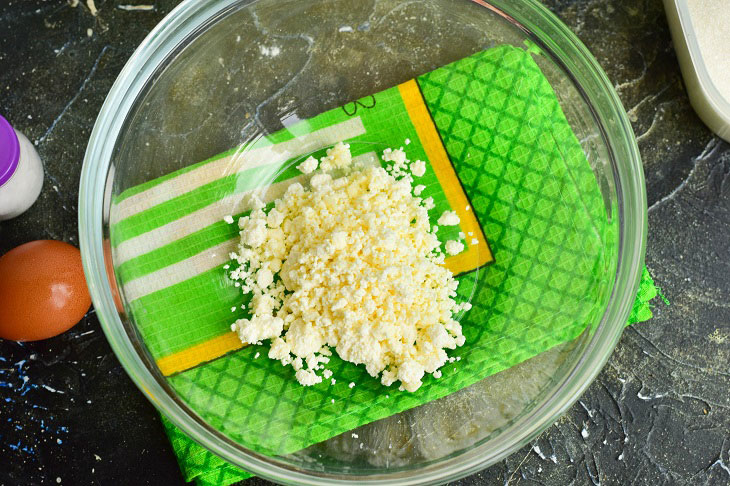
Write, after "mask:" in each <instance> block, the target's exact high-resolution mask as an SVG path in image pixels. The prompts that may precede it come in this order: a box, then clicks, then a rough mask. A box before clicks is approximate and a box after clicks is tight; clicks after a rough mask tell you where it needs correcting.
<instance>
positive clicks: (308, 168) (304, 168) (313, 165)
mask: <svg viewBox="0 0 730 486" xmlns="http://www.w3.org/2000/svg"><path fill="white" fill-rule="evenodd" d="M318 164H319V162H317V159H315V158H314V157H312V156H311V155H310V156H309V157H307V159H306V160H305V161H304V162H302V163H301V164H299V165H298V166H297V169H299V171H300V172H302V173H303V174H311V173H312V172H314V171H315V170H316V169H317V165H318Z"/></svg>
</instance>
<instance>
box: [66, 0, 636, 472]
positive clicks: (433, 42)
mask: <svg viewBox="0 0 730 486" xmlns="http://www.w3.org/2000/svg"><path fill="white" fill-rule="evenodd" d="M502 44H507V45H512V46H517V47H520V48H529V50H530V51H532V52H533V53H539V55H538V54H535V55H534V56H533V57H534V59H535V62H536V63H537V64H538V65H539V68H540V70H541V71H542V73H543V75H544V76H545V77H546V78H547V79H548V81H549V82H550V85H551V86H552V88H553V90H554V92H555V94H556V96H557V98H558V101H559V103H560V107H561V108H562V111H563V113H564V114H565V117H566V119H567V121H568V123H569V124H570V127H571V128H572V130H573V132H574V134H575V136H576V139H577V141H578V143H579V144H580V147H581V148H582V151H583V153H584V154H585V158H586V160H587V162H588V164H589V165H590V169H591V170H592V173H593V175H594V176H595V181H596V187H597V191H599V192H600V197H601V199H602V211H601V214H600V219H601V221H600V223H601V224H602V225H603V224H605V225H606V227H611V228H614V229H615V231H613V232H611V231H608V232H600V233H599V232H597V233H596V241H597V242H598V244H599V245H600V246H601V248H602V250H603V252H604V258H603V260H602V261H601V264H602V267H601V272H600V274H598V275H594V276H593V277H592V280H591V285H592V288H593V289H594V290H595V292H594V294H593V297H591V299H592V300H591V301H590V302H588V301H586V303H587V304H590V305H591V306H595V307H596V308H598V309H599V312H596V313H593V314H590V316H589V318H587V322H585V323H584V328H583V331H582V332H581V333H579V335H578V336H577V337H575V338H574V339H570V340H568V341H567V342H565V343H563V344H560V345H558V346H554V347H552V348H551V349H549V350H547V351H545V352H542V353H540V354H538V355H536V356H534V357H531V358H530V359H527V360H525V361H523V362H522V363H520V364H518V365H516V366H512V367H510V368H508V369H506V370H504V371H501V372H499V373H496V374H493V375H492V376H489V377H487V378H484V379H482V380H480V381H478V382H477V383H475V384H473V385H471V386H468V387H466V388H463V389H461V390H460V391H458V392H456V393H453V394H450V395H448V396H445V397H443V398H440V399H438V400H435V401H432V402H429V403H426V404H425V405H422V406H419V407H416V408H412V409H409V410H406V411H404V412H402V413H399V414H396V415H393V416H391V417H387V418H383V419H382V420H378V421H375V422H372V423H369V424H364V425H362V426H361V427H359V428H358V429H357V431H356V432H353V433H350V432H348V433H344V434H340V435H339V436H336V437H333V438H331V439H329V440H326V441H324V442H322V443H318V444H313V445H311V446H310V447H307V448H305V449H303V450H300V451H296V452H292V453H287V454H273V455H271V454H268V455H267V454H263V453H261V452H256V451H254V450H251V449H248V448H246V447H245V446H244V445H242V444H241V443H240V442H241V441H240V440H237V438H236V435H235V430H231V427H230V426H228V425H227V424H226V423H223V424H221V423H216V424H213V423H211V421H210V420H208V419H207V418H206V410H205V406H204V405H201V403H200V401H198V400H196V398H198V397H196V396H195V393H198V392H196V391H194V390H187V391H186V389H184V388H183V387H180V386H177V385H175V384H173V383H171V381H170V379H169V377H167V376H166V374H165V373H163V372H162V371H161V369H160V366H159V362H156V361H155V352H154V350H151V349H150V346H149V345H148V344H149V343H147V342H146V341H145V340H144V339H143V334H144V333H143V332H141V331H140V326H139V322H140V318H141V316H142V315H143V314H144V313H146V312H148V311H151V309H145V308H141V309H140V308H139V306H138V305H137V306H135V305H134V303H133V302H131V301H132V300H134V299H133V298H131V297H132V293H133V292H132V291H131V290H130V289H129V287H128V285H127V284H126V283H125V282H124V276H123V275H121V273H123V272H122V271H121V270H120V269H121V268H122V266H123V263H124V261H126V259H127V257H126V256H125V255H124V254H123V252H121V250H120V249H119V245H117V244H116V243H115V224H116V223H117V222H118V221H119V220H120V218H122V217H123V215H120V212H123V211H122V209H120V205H119V204H118V201H119V200H120V196H121V195H123V194H126V193H128V191H130V190H132V192H134V191H135V190H136V189H133V188H135V187H137V186H139V185H140V184H147V186H143V187H148V188H149V187H151V185H150V184H152V185H154V183H150V182H149V181H152V180H155V179H156V178H159V177H162V176H165V175H166V174H169V173H171V172H174V171H178V170H186V168H189V167H190V166H192V165H193V164H195V163H196V162H199V161H202V160H205V159H208V158H210V157H212V156H215V155H216V154H219V153H222V152H224V151H227V150H230V149H231V148H232V147H236V146H239V145H243V146H249V145H250V144H252V143H255V142H257V141H260V140H262V137H264V136H265V135H267V134H270V133H273V132H276V131H277V130H280V129H282V128H286V127H291V126H293V124H295V123H297V122H299V121H301V120H306V119H309V118H311V117H313V116H315V115H317V114H319V113H322V112H324V111H326V110H329V109H332V108H336V107H338V106H343V105H345V104H346V103H349V102H351V101H352V100H356V99H359V98H361V97H364V96H367V95H369V94H372V93H375V92H378V91H381V90H383V89H386V88H389V87H391V86H396V85H398V84H399V83H403V82H405V81H407V80H409V79H412V78H414V77H416V76H419V75H421V74H423V73H426V72H429V71H432V70H434V69H436V68H438V67H440V66H443V65H446V64H448V63H450V62H453V61H456V60H459V59H462V58H465V57H467V56H469V55H472V54H474V53H476V52H480V51H483V50H484V49H488V48H490V47H493V46H496V45H502ZM317 148H319V147H317ZM246 150H247V149H244V150H243V153H245V152H246ZM303 151H305V150H303ZM310 151H311V150H310ZM236 153H238V152H236ZM298 155H302V154H298ZM234 158H235V157H234ZM284 164H285V161H284V160H283V159H282V162H281V164H278V165H277V166H276V170H281V169H282V168H283V167H285V165H284ZM223 170H224V171H225V170H227V167H226V166H225V165H224V166H223ZM271 177H272V178H273V177H274V175H271ZM238 182H240V179H238ZM238 182H237V183H238ZM181 191H182V192H184V191H185V189H181ZM477 209H479V208H477ZM646 225H647V223H646V195H645V187H644V179H643V171H642V166H641V161H640V158H639V153H638V149H637V146H636V142H635V139H634V136H633V133H632V131H631V127H630V125H629V122H628V120H627V117H626V114H625V112H624V110H623V108H622V106H621V103H620V101H619V99H618V97H617V96H616V93H615V92H614V90H613V88H612V86H611V84H610V82H609V80H608V79H607V77H606V75H605V74H604V72H603V71H602V70H601V68H600V67H599V66H598V64H597V63H596V61H595V59H594V58H593V57H592V56H591V55H590V53H589V52H588V51H587V49H586V48H585V46H583V44H582V43H581V42H580V41H579V40H578V39H577V38H576V37H575V36H574V35H573V34H572V33H571V32H570V31H569V30H568V29H567V28H566V27H565V26H564V25H563V24H562V23H561V22H560V21H559V20H558V19H557V18H556V17H555V16H553V15H552V14H551V13H550V12H549V11H548V10H547V9H546V8H545V7H543V6H541V5H540V4H539V3H537V2H535V1H530V0H522V1H514V0H509V1H507V0H504V1H500V0H494V1H486V0H484V1H482V0H473V1H468V0H457V1H447V0H432V1H426V2H400V1H395V0H374V1H372V2H362V1H360V0H352V1H349V0H315V1H310V2H301V1H292V0H284V1H282V0H275V1H274V0H258V1H254V2H250V1H239V0H222V1H219V0H216V1H213V0H209V1H195V0H188V1H185V2H183V3H182V4H180V5H179V6H178V7H177V8H176V9H175V10H173V11H172V12H171V13H170V14H169V15H168V16H167V17H166V18H165V19H164V20H163V21H162V22H161V23H160V24H159V25H158V26H157V27H156V28H155V29H154V30H153V31H152V32H151V33H150V34H149V36H148V37H147V38H146V39H145V41H144V42H143V43H142V44H141V45H140V47H139V48H138V49H137V51H136V52H135V53H134V55H133V56H132V57H131V59H130V60H129V62H128V63H127V65H126V66H125V68H124V69H123V71H122V72H121V74H120V75H119V78H118V79H117V81H116V83H115V84H114V86H113V87H112V89H111V91H110V93H109V95H108V97H107V99H106V101H105V103H104V106H103V108H102V110H101V113H100V114H99V117H98V120H97V122H96V125H95V127H94V130H93V132H92V135H91V138H90V141H89V146H88V149H87V152H86V157H85V160H84V166H83V171H82V176H81V187H80V196H79V228H80V244H81V252H82V256H83V262H84V269H85V272H86V277H87V281H88V284H89V289H90V292H91V295H92V299H93V301H94V304H95V307H96V310H97V314H98V316H99V318H100V321H101V323H102V327H103V329H104V332H105V333H106V336H107V338H108V339H109V341H110V343H111V346H112V348H113V349H114V351H115V353H116V355H117V356H118V358H119V360H120V361H121V363H122V365H123V366H124V368H125V369H126V370H127V372H128V373H129V375H130V377H131V378H132V380H133V381H134V382H135V383H136V384H137V386H138V387H139V388H140V390H142V392H143V393H144V394H145V395H146V396H147V397H148V398H149V399H150V401H151V402H152V403H153V404H154V405H155V406H156V407H157V408H158V409H159V410H160V411H161V412H162V413H163V414H164V415H165V416H166V417H167V418H169V420H170V421H171V422H172V423H173V424H175V425H176V426H177V427H179V428H180V429H181V430H182V431H184V432H185V433H186V434H187V435H189V436H190V437H191V438H192V439H193V440H194V441H196V442H197V443H199V444H201V445H202V446H204V447H205V448H207V449H208V450H210V451H212V452H213V453H215V454H217V455H218V456H220V457H221V458H223V459H225V460H227V461H229V462H231V463H232V464H235V465H237V466H239V467H241V468H243V469H245V470H247V471H250V472H252V473H254V474H256V475H258V476H261V477H264V478H267V479H271V480H273V481H277V482H279V483H284V484H336V483H343V482H356V483H359V484H395V483H397V484H437V483H443V482H446V481H450V480H454V479H456V478H459V477H462V476H465V475H468V474H471V473H474V472H476V471H478V470H480V469H482V468H485V467H487V466H489V465H491V464H493V463H495V462H497V461H500V460H502V459H504V458H505V457H507V456H508V455H509V454H511V453H512V452H514V451H516V450H517V449H518V448H520V447H522V446H524V445H525V444H527V443H528V442H529V441H530V440H531V439H533V438H535V437H536V436H537V435H538V434H539V433H540V432H541V431H542V430H543V429H545V428H546V427H547V426H549V425H550V424H552V423H553V422H554V421H555V420H556V419H557V418H558V417H559V416H560V414H562V413H563V412H564V411H565V410H566V409H567V408H568V407H570V406H571V405H572V404H573V403H574V402H575V401H576V400H577V399H578V397H579V396H580V395H581V393H582V392H583V391H584V390H585V388H586V387H587V386H588V385H589V384H590V383H591V381H592V380H593V379H594V378H595V376H596V375H597V374H598V372H599V371H600V370H601V368H602V367H603V365H604V364H605V362H606V360H607V359H608V357H609V355H610V354H611V352H612V350H613V349H614V346H615V345H616V342H617V341H618V339H619V337H620V335H621V332H622V330H623V328H624V325H625V323H626V320H627V317H628V315H629V312H630V310H631V307H632V304H633V302H634V297H635V295H636V291H637V288H638V282H639V278H640V275H641V271H642V267H643V258H644V249H645V239H646ZM494 238H497V239H498V237H497V236H495V235H491V234H487V239H489V240H490V243H491V244H493V245H494V244H497V245H498V244H499V241H496V242H495V241H494ZM479 271H480V272H489V271H490V268H489V267H486V268H482V269H481V270H479ZM223 280H224V278H221V282H223ZM221 285H224V284H223V283H222V284H221ZM481 285H484V284H483V283H482V284H481ZM576 302H577V303H580V302H581V301H580V300H578V301H576ZM173 304H174V303H173ZM566 309H567V310H566ZM566 309H563V311H564V312H566V313H569V312H571V311H570V307H566ZM560 311H561V310H558V311H556V312H560ZM485 325H488V324H487V323H485ZM384 393H386V391H384Z"/></svg>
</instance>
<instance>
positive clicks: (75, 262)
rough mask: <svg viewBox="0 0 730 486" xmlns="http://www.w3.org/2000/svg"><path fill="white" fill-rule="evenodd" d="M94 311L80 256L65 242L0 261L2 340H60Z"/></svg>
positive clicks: (32, 247)
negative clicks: (62, 335) (87, 314)
mask: <svg viewBox="0 0 730 486" xmlns="http://www.w3.org/2000/svg"><path fill="white" fill-rule="evenodd" d="M89 306H91V298H90V297H89V290H88V289H87V288H86V279H85V278H84V270H83V268H82V266H81V253H80V252H79V250H78V249H76V248H75V247H73V246H71V245H69V244H68V243H64V242H62V241H53V240H40V241H32V242H30V243H26V244H24V245H20V246H19V247H17V248H14V249H12V250H10V251H9V252H7V253H6V254H5V255H3V256H2V257H0V338H4V339H12V340H14V341H35V340H38V339H47V338H50V337H53V336H57V335H58V334H61V333H62V332H64V331H67V330H68V329H70V328H71V327H73V325H74V324H76V323H77V322H79V321H80V320H81V318H82V317H84V314H86V311H87V310H88V309H89Z"/></svg>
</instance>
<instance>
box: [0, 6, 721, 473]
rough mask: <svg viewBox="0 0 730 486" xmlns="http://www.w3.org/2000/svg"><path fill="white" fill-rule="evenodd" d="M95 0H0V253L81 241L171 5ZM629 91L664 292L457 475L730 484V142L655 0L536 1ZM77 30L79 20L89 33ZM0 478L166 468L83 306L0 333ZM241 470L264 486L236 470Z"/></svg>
mask: <svg viewBox="0 0 730 486" xmlns="http://www.w3.org/2000/svg"><path fill="white" fill-rule="evenodd" d="M126 3H139V2H122V1H118V0H96V5H97V7H98V8H99V14H98V16H96V17H94V16H92V15H91V14H90V12H89V10H88V8H87V7H86V6H85V5H84V2H83V1H82V2H81V4H80V5H79V6H78V7H76V8H71V7H70V6H69V5H68V4H67V2H66V1H65V0H49V1H42V0H17V1H6V2H3V3H2V5H0V30H1V31H2V35H0V112H2V113H3V115H4V116H6V117H7V118H8V119H9V120H11V121H12V122H13V123H14V124H15V126H16V127H17V128H18V129H20V130H21V131H23V132H24V133H25V134H26V135H27V136H28V137H29V138H30V139H31V140H32V141H34V142H35V143H36V146H37V148H38V151H39V153H40V155H41V157H42V158H43V160H44V163H45V167H46V179H45V183H44V187H43V192H42V194H41V196H40V199H39V200H38V202H37V203H36V204H35V205H34V206H33V207H32V208H31V210H30V211H28V212H27V213H26V214H25V215H23V216H22V217H19V218H17V219H15V220H12V221H8V222H2V223H0V253H5V252H6V251H8V250H10V249H11V248H13V247H15V246H17V245H20V244H22V243H25V242H27V241H31V240H36V239H44V238H52V239H58V240H64V241H67V242H70V243H72V244H75V245H78V237H77V217H76V209H77V191H78V187H77V186H78V179H79V173H80V170H81V162H82V159H83V155H84V151H85V148H86V143H87V139H88V136H89V133H90V131H91V128H92V126H93V123H94V120H95V119H96V115H97V113H98V111H99V108H100V107H101V104H102V102H103V101H104V97H105V96H106V93H107V92H108V90H109V88H110V87H111V85H112V83H113V81H114V79H115V78H116V76H117V74H118V73H119V71H120V69H121V68H122V66H123V65H124V63H125V61H126V60H127V58H128V57H129V56H130V54H131V53H132V51H133V50H134V48H135V47H136V45H137V44H138V43H139V42H140V41H141V40H142V39H143V38H144V36H145V35H146V34H147V33H148V32H149V30H150V29H152V27H153V26H154V25H155V24H156V23H157V22H158V21H159V20H160V19H162V17H163V16H164V15H165V14H166V13H168V12H169V11H170V9H171V8H172V7H173V5H174V4H175V2H174V1H172V0H158V1H156V2H152V1H150V2H143V3H153V4H154V6H155V8H154V10H152V11H127V10H123V9H120V8H119V5H120V4H126ZM546 3H547V4H548V6H549V7H550V8H551V9H552V10H553V11H554V12H555V13H557V14H558V15H559V16H560V17H561V18H562V19H563V20H564V21H565V22H566V23H567V25H568V26H569V27H570V28H571V29H573V31H575V32H576V33H577V34H578V36H579V37H580V38H581V39H582V40H583V41H584V42H585V43H586V45H587V46H588V47H589V49H590V50H591V51H592V52H593V53H594V55H595V56H596V58H597V59H598V61H599V62H600V64H601V65H602V66H603V67H604V69H605V70H606V72H607V73H608V76H609V78H610V79H611V81H612V82H613V83H614V86H615V87H616V89H617V91H618V94H619V96H620V97H621V100H622V101H623V103H624V106H625V107H626V109H627V111H628V113H629V116H630V119H631V121H632V123H633V127H634V130H635V132H636V134H637V137H638V141H639V147H640V149H641V154H642V157H643V161H644V170H645V172H646V179H647V189H648V203H649V234H650V239H649V244H648V248H647V256H646V262H647V265H648V266H649V268H650V269H651V271H652V273H653V275H654V277H655V279H656V281H657V283H658V284H659V285H660V286H661V287H662V289H663V291H664V293H665V294H666V295H667V296H668V297H669V299H670V300H671V302H672V305H671V306H669V307H667V306H664V305H658V306H657V307H656V311H655V318H654V319H653V320H652V321H650V322H649V323H646V324H642V325H637V326H633V327H631V328H629V329H628V330H627V331H626V332H625V333H624V335H623V337H622V339H621V341H620V343H619V345H618V347H617V349H616V351H615V353H614V354H613V356H612V358H611V359H610V361H609V362H608V365H607V366H606V367H605V369H604V370H603V372H602V373H601V374H600V376H599V377H598V379H597V380H596V381H595V383H593V384H592V385H591V386H590V388H589V389H588V391H587V392H586V393H585V395H584V396H583V397H582V398H581V399H580V401H579V402H578V403H576V404H575V406H573V407H572V408H571V409H570V410H569V411H568V412H567V413H566V414H565V415H564V416H563V417H562V418H561V419H560V420H559V421H558V423H556V424H555V425H553V426H552V427H550V428H549V429H548V430H547V431H546V432H544V433H543V434H542V435H541V436H540V437H539V438H538V439H536V440H535V441H534V442H533V444H532V445H531V446H528V447H525V448H523V449H522V450H520V451H519V452H517V453H515V454H514V455H512V456H511V457H509V458H508V459H507V460H505V461H503V462H501V463H499V464H496V465H494V466H493V467H491V468H489V469H487V470H485V471H483V472H481V473H479V474H476V475H474V476H471V477H469V478H466V479H463V480H461V481H459V482H457V483H455V484H463V485H471V484H545V485H566V484H577V485H583V484H596V485H598V484H603V485H606V484H621V485H624V484H651V485H655V484H698V485H699V484H707V485H720V484H729V483H730V458H729V457H728V456H729V454H730V365H729V364H728V363H730V304H729V303H728V296H730V145H728V144H727V143H725V142H723V141H721V140H720V139H719V138H717V137H716V136H714V135H713V134H712V133H711V132H710V131H709V130H708V129H707V128H706V127H705V126H704V125H703V124H702V122H701V121H700V120H699V119H698V118H697V116H696V115H695V114H694V112H693V110H692V108H691V107H690V105H689V102H688V99H687V95H686V92H685V90H684V86H683V83H682V78H681V76H680V72H679V68H678V65H677V61H676V58H675V55H674V51H673V49H672V45H671V39H670V36H669V31H668V27H667V24H666V19H665V16H664V11H663V9H662V5H661V2H660V1H659V0H648V1H643V2H635V1H632V0H620V1H611V0H591V1H579V0H550V1H547V2H546ZM88 29H91V31H89V30H88ZM0 371H1V373H2V374H0V456H1V457H2V461H0V462H2V466H1V467H0V484H6V485H11V484H56V483H61V484H181V483H182V482H183V480H182V478H181V475H180V472H179V470H178V468H177V464H176V462H175V457H174V456H173V453H172V450H171V448H170V445H169V443H168V442H167V439H166V437H165V435H164V433H163V429H162V426H161V424H160V420H159V417H158V415H157V414H156V412H155V410H154V409H153V408H152V406H151V405H150V404H149V403H148V402H147V400H146V399H145V398H144V397H143V396H142V395H141V394H140V393H139V392H138V391H137V389H136V388H135V387H134V385H133V384H132V382H131V381H130V380H129V378H128V377H127V375H126V374H125V372H124V370H123V369H122V367H121V365H120V364H119V362H118V361H117V359H116V358H115V356H114V354H113V353H112V351H111V349H110V347H109V345H108V344H107V341H106V339H105V338H104V336H103V334H102V332H101V329H100V326H99V322H98V320H97V318H96V316H95V315H94V311H93V310H91V311H90V312H89V313H88V314H87V316H86V317H85V318H84V319H83V321H82V322H81V323H80V324H79V325H77V326H76V327H75V328H73V329H72V330H71V331H70V332H68V333H66V334H64V335H62V336H59V337H57V338H54V339H51V340H48V341H44V342H37V343H28V344H18V343H13V342H7V341H0ZM247 484H268V483H266V482H265V481H262V480H257V479H253V480H249V482H248V483H247Z"/></svg>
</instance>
